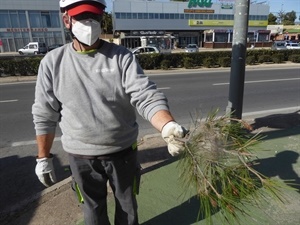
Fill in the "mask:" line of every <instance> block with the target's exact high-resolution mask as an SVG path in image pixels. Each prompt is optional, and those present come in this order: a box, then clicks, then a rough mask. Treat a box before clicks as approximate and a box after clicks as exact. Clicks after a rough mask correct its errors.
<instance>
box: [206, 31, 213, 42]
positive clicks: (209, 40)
mask: <svg viewBox="0 0 300 225" xmlns="http://www.w3.org/2000/svg"><path fill="white" fill-rule="evenodd" d="M212 38H213V34H212V33H207V34H206V39H205V41H206V42H212V41H213V40H212Z"/></svg>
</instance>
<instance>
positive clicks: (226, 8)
mask: <svg viewBox="0 0 300 225" xmlns="http://www.w3.org/2000/svg"><path fill="white" fill-rule="evenodd" d="M234 2H235V1H234V0H215V1H211V0H190V1H187V2H174V1H166V0H165V1H163V0H152V1H150V0H112V3H113V8H112V17H113V28H114V36H115V37H116V38H117V39H118V42H117V43H120V44H122V45H124V46H126V47H128V48H134V47H137V46H143V45H155V46H157V47H159V48H160V49H162V50H163V49H166V50H167V49H170V48H174V47H185V46H186V45H188V44H197V45H198V46H199V47H206V48H229V47H231V42H232V37H233V24H234V12H235V5H234ZM58 3H59V1H58V0H0V50H1V51H2V52H3V51H4V52H16V51H17V50H18V49H19V48H22V47H23V46H25V45H26V44H27V43H29V42H35V41H39V42H45V43H46V45H47V46H50V45H52V44H64V43H66V36H65V35H66V34H65V32H64V26H63V24H62V21H61V18H60V12H59V4H58ZM269 9H270V7H269V6H268V5H266V4H251V5H250V10H249V11H250V12H249V27H248V31H249V33H248V39H247V40H248V44H249V45H253V44H254V45H255V46H268V45H269V46H270V44H271V43H270V31H269V30H267V25H268V15H269ZM67 41H68V40H67Z"/></svg>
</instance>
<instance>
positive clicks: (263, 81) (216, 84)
mask: <svg viewBox="0 0 300 225" xmlns="http://www.w3.org/2000/svg"><path fill="white" fill-rule="evenodd" d="M291 80H300V78H287V79H274V80H253V81H246V82H245V84H252V83H265V82H279V81H291ZM213 85H214V86H218V85H229V83H215V84H213Z"/></svg>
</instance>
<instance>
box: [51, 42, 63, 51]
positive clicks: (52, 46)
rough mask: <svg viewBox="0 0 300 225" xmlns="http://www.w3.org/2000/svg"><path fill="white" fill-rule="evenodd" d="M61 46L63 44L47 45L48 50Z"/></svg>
mask: <svg viewBox="0 0 300 225" xmlns="http://www.w3.org/2000/svg"><path fill="white" fill-rule="evenodd" d="M61 46H63V44H54V45H50V46H48V52H50V51H51V50H53V49H55V48H59V47H61Z"/></svg>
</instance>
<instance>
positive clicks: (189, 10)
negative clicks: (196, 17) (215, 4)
mask: <svg viewBox="0 0 300 225" xmlns="http://www.w3.org/2000/svg"><path fill="white" fill-rule="evenodd" d="M184 13H215V10H213V9H185V10H184Z"/></svg>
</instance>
